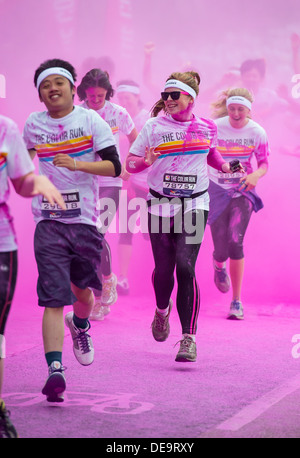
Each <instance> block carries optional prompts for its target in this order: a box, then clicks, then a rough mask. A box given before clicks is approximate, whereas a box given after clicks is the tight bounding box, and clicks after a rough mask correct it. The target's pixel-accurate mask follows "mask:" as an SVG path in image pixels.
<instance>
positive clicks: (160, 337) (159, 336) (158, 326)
mask: <svg viewBox="0 0 300 458" xmlns="http://www.w3.org/2000/svg"><path fill="white" fill-rule="evenodd" d="M172 305H173V301H172V299H170V301H169V312H168V314H167V316H163V315H161V314H160V313H158V311H157V310H155V315H154V319H153V321H152V324H151V327H152V335H153V337H154V339H155V340H156V341H157V342H164V341H165V340H167V338H168V336H169V334H170V323H169V318H170V313H171V310H172Z"/></svg>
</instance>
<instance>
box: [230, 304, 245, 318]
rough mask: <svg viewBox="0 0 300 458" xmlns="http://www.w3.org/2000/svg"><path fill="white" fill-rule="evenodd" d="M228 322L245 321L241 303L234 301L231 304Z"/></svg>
mask: <svg viewBox="0 0 300 458" xmlns="http://www.w3.org/2000/svg"><path fill="white" fill-rule="evenodd" d="M227 318H228V320H243V319H244V310H243V305H242V303H241V301H237V300H234V301H232V302H231V304H230V310H229V314H228V317H227Z"/></svg>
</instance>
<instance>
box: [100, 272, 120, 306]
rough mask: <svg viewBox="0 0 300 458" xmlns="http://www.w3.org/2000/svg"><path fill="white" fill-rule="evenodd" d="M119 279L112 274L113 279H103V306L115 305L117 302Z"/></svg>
mask: <svg viewBox="0 0 300 458" xmlns="http://www.w3.org/2000/svg"><path fill="white" fill-rule="evenodd" d="M117 282H118V280H117V277H116V275H115V274H113V273H112V274H111V277H110V278H108V279H104V278H103V279H102V295H101V304H102V305H113V304H114V303H115V302H117V299H118V293H117Z"/></svg>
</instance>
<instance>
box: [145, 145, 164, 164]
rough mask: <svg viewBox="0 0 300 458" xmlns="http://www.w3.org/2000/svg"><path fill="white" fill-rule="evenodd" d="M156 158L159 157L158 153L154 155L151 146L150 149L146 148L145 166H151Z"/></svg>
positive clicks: (153, 149)
mask: <svg viewBox="0 0 300 458" xmlns="http://www.w3.org/2000/svg"><path fill="white" fill-rule="evenodd" d="M158 156H160V153H155V148H154V146H151V147H150V148H148V146H146V155H145V163H146V165H148V166H149V165H152V164H153V163H154V162H155V161H156V160H157V159H158Z"/></svg>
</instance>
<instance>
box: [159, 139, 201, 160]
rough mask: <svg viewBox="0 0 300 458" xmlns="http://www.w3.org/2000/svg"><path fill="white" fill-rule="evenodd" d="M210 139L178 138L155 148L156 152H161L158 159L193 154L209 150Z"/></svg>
mask: <svg viewBox="0 0 300 458" xmlns="http://www.w3.org/2000/svg"><path fill="white" fill-rule="evenodd" d="M209 148H210V140H208V139H205V138H202V139H201V140H200V139H193V140H178V141H173V142H167V143H163V144H162V145H159V146H157V147H156V148H155V152H156V153H161V155H160V156H159V157H158V159H162V158H164V157H169V156H185V155H191V154H205V153H208V152H209Z"/></svg>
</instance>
